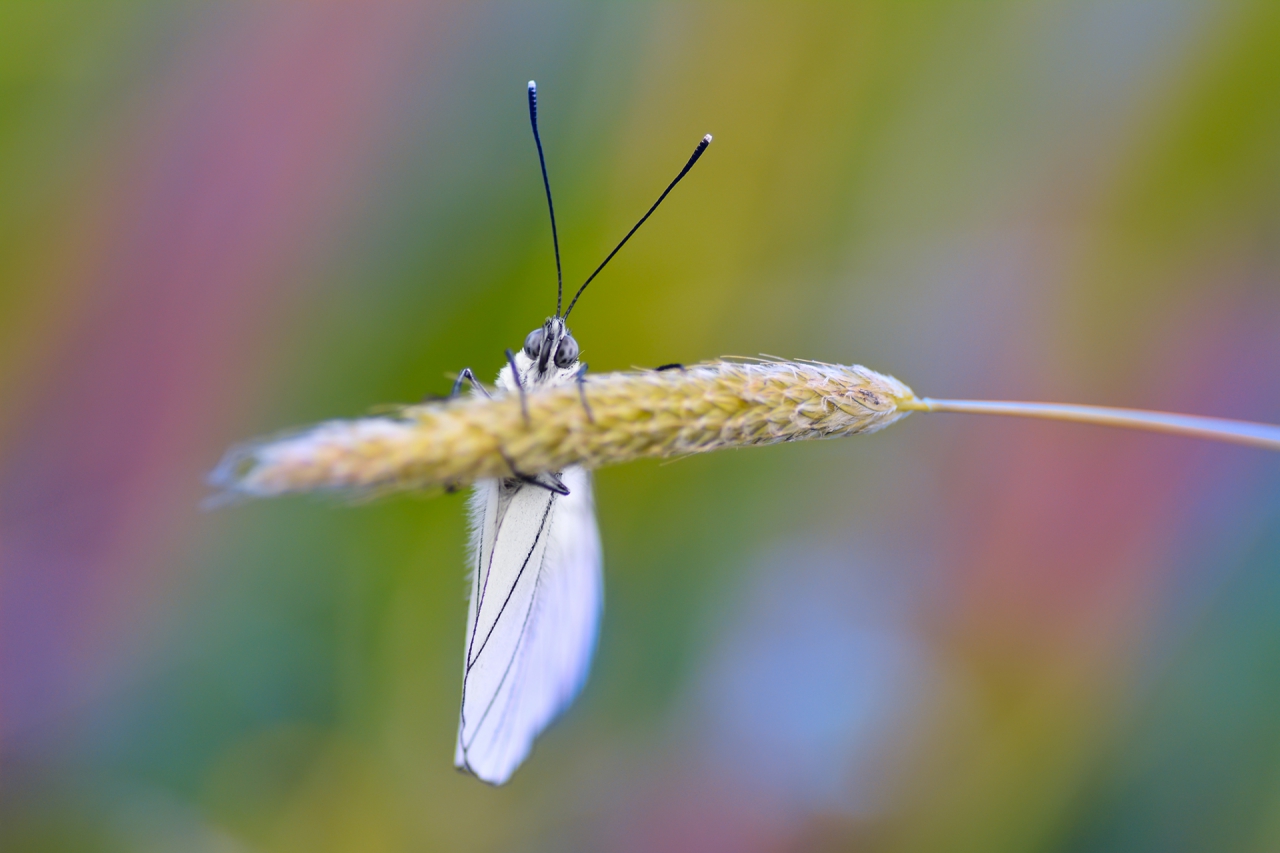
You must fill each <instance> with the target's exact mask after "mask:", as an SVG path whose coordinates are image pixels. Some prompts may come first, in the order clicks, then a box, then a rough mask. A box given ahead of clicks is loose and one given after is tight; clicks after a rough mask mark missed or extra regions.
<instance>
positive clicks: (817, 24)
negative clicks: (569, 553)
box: [0, 0, 1280, 853]
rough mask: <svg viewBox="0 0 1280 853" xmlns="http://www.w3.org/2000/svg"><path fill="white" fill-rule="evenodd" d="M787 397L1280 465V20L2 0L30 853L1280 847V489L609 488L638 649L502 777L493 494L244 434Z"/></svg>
mask: <svg viewBox="0 0 1280 853" xmlns="http://www.w3.org/2000/svg"><path fill="white" fill-rule="evenodd" d="M531 77H532V78H536V79H537V80H538V81H539V84H540V88H541V93H542V108H543V136H544V141H545V143H546V146H547V151H548V157H549V168H550V174H551V179H552V182H553V186H554V189H555V192H556V200H557V210H558V212H559V214H560V235H561V245H562V247H563V251H564V256H565V258H566V267H567V279H568V280H569V281H571V282H575V283H576V282H579V281H581V280H582V278H583V277H584V276H585V274H586V273H587V272H588V271H589V270H590V269H591V268H592V267H593V266H594V265H595V263H596V262H598V260H599V259H600V258H601V257H603V255H604V253H605V252H606V251H607V250H608V249H609V248H610V247H611V246H612V244H613V242H614V241H616V240H617V239H618V237H620V236H621V234H622V233H623V232H624V231H625V230H626V228H628V227H629V226H630V225H631V224H632V222H633V221H634V219H635V218H636V217H637V216H638V214H639V213H640V212H642V211H643V210H644V208H645V207H646V206H647V205H648V204H649V203H650V202H651V200H652V199H653V197H654V196H655V195H656V193H657V191H658V190H659V189H660V188H661V187H662V186H663V185H664V184H665V182H666V181H667V180H669V178H670V177H671V175H672V174H674V172H675V171H676V169H677V168H678V167H679V166H680V164H681V163H683V162H684V159H685V158H686V157H687V156H688V154H689V152H690V150H691V149H692V147H693V145H694V143H695V142H696V141H697V140H698V138H699V137H700V136H701V135H702V134H704V133H706V132H712V133H714V134H715V136H716V141H715V144H714V145H713V146H712V147H711V149H710V151H709V152H708V154H707V156H706V157H704V158H703V160H702V162H701V164H700V165H699V166H698V167H697V169H695V170H694V172H693V173H692V175H691V177H690V178H689V179H688V180H687V181H686V182H685V183H684V184H683V185H681V187H680V188H679V189H678V190H677V191H676V192H675V193H674V194H673V195H672V196H671V198H670V199H669V200H668V202H667V204H666V205H665V206H664V208H663V209H662V210H661V211H660V212H659V213H658V215H656V216H655V217H654V218H653V219H652V220H651V221H650V223H649V224H648V225H646V226H645V228H644V229H642V231H641V232H640V233H639V234H638V236H637V237H636V238H635V239H634V240H633V241H632V243H631V244H630V245H628V247H627V248H626V249H625V250H624V252H623V253H622V254H620V255H619V257H618V258H617V260H616V261H615V262H614V264H613V265H612V266H611V268H610V269H609V270H608V271H607V272H606V273H605V274H604V275H603V276H602V277H601V278H600V279H599V280H598V282H597V284H593V285H592V289H591V290H590V291H588V294H587V296H586V297H585V299H584V301H583V302H582V303H581V305H580V307H579V308H578V309H577V310H576V311H575V313H574V317H573V321H574V324H573V325H574V331H575V334H576V335H577V337H578V339H579V341H580V342H581V343H582V345H583V348H584V357H585V358H586V360H588V361H589V362H590V364H591V367H592V369H593V370H594V371H609V370H616V369H624V368H628V367H630V366H633V365H656V364H661V363H665V362H672V361H680V362H694V361H698V360H701V359H707V358H711V357H715V356H718V355H723V354H734V355H754V354H757V353H771V354H778V355H782V356H789V357H804V358H813V359H822V360H828V361H836V362H844V363H849V362H861V363H865V364H867V365H868V366H871V367H873V368H877V369H880V370H884V371H887V372H891V373H893V374H895V375H897V376H899V377H900V378H902V379H903V380H904V381H906V382H908V383H909V384H911V385H912V386H913V387H915V388H916V389H917V391H919V392H921V393H925V394H932V395H935V396H953V397H960V396H968V397H985V398H1006V399H1033V400H1062V401H1074V402H1091V403H1101V404H1113V405H1131V406H1143V407H1150V408H1160V409H1170V410H1176V411H1185V412H1192V413H1202V414H1217V415H1222V416H1229V417H1238V418H1248V419H1256V420H1268V421H1273V422H1280V4H1276V3H1275V2H1273V0H1256V2H1208V0H1205V2H1192V0H1116V2H1075V3H1022V2H994V3H981V4H979V3H970V2H932V3H894V2H862V3H814V4H803V3H780V2H779V3H736V2H735V3H731V2H724V3H704V2H696V3H691V2H686V3H679V4H676V3H664V4H654V3H638V2H637V3H626V4H621V3H619V4H592V3H576V4H575V3H550V4H533V3H524V4H515V3H457V4H453V5H440V4H432V3H423V2H408V0H388V1H387V2H361V3H353V2H336V1H331V2H308V3H290V2H262V3H217V2H197V0H184V2H178V3H174V2H159V0H119V2H110V3H101V2H65V3H46V2H27V0H9V2H5V3H3V4H0V848H3V849H4V850H6V851H10V850H12V851H25V850H44V851H54V850H66V851H99V850H102V851H210V853H213V851H218V853H223V852H224V851H264V852H265V851H374V853H377V852H378V851H402V850H403V851H425V850H548V851H549V850H557V851H560V850H584V851H586V850H592V851H649V850H691V851H784V850H785V851H801V850H806V851H807V850H828V849H830V850H835V849H847V848H857V849H867V850H894V851H908V850H920V851H937V850H982V851H1002V850H1010V851H1012V850H1033V849H1034V850H1063V851H1066V850H1129V851H1146V850H1150V851H1177V850H1210V849H1212V850H1275V849H1280V458H1277V457H1275V456H1272V455H1268V454H1266V453H1263V452H1262V451H1256V450H1249V449H1244V448H1236V447H1230V446H1216V445H1211V444H1208V443H1203V442H1195V441H1189V440H1182V439H1175V438H1168V437H1159V436H1152V435H1142V434H1136V433H1125V432H1117V431H1109V430H1104V429H1097V428H1089V427H1083V426H1075V425H1054V424H1046V423H1039V422H1030V421H1013V420H1006V421H1002V420H999V419H987V418H979V417H967V416H953V415H930V416H916V417H913V418H911V419H909V420H908V421H906V422H905V423H903V424H901V425H898V426H895V427H893V428H892V429H890V430H889V431H887V432H885V433H881V434H879V435H876V436H872V437H868V438H856V439H848V440H844V441H838V442H826V443H818V444H809V445H803V444H802V445H788V446H785V447H776V448H770V449H763V450H751V451H741V452H728V453H721V454H719V455H711V456H707V457H703V458H692V459H687V460H683V461H680V462H676V463H671V464H657V463H653V464H650V463H643V464H634V465H630V466H625V467H621V468H617V469H609V470H604V471H601V472H600V473H599V475H598V477H597V499H598V507H599V515H600V525H601V529H602V534H603V538H604V543H605V563H606V578H607V580H606V588H607V593H606V595H607V604H606V614H605V622H604V629H603V634H602V637H601V642H600V646H599V649H598V654H597V658H596V662H595V666H594V670H593V675H592V677H591V680H590V682H589V683H588V685H587V687H586V689H585V691H584V693H583V694H582V696H581V697H580V698H579V700H578V702H577V703H576V704H575V705H574V707H573V708H572V709H571V710H570V711H569V713H568V714H567V715H565V716H564V717H563V718H562V719H561V720H560V721H559V722H558V723H557V724H556V725H555V726H554V727H553V728H552V729H551V730H550V731H549V732H548V733H547V734H546V735H545V736H544V737H543V738H542V739H541V740H540V741H539V743H538V745H537V746H536V748H535V751H534V753H533V755H532V757H531V758H530V760H529V761H528V763H527V764H526V765H525V766H524V767H523V768H522V769H521V770H520V771H519V772H518V773H517V775H516V777H515V778H514V779H513V780H512V782H511V783H510V784H509V785H508V786H506V787H503V788H500V789H494V788H490V787H487V786H485V785H482V784H480V783H478V782H476V781H475V780H474V779H471V778H469V777H466V776H463V775H461V774H458V773H457V772H455V771H454V770H453V768H452V766H451V765H452V761H451V758H452V753H453V738H454V727H455V723H456V714H457V705H458V697H459V689H460V660H461V654H462V635H463V625H464V618H465V617H464V598H465V594H466V589H465V582H464V581H465V576H464V567H463V548H464V539H465V522H464V518H463V514H464V513H463V496H461V495H457V496H450V497H436V498H431V499H415V498H396V499H388V500H383V501H377V502H373V503H366V504H361V505H357V506H347V505H344V504H342V503H340V502H335V501H320V500H302V499H299V500H287V501H279V502H263V503H251V504H245V505H240V506H235V507H230V508H223V509H220V510H217V511H202V510H201V509H200V507H201V502H202V500H203V498H204V497H205V496H206V490H205V486H204V484H203V476H204V474H205V472H207V471H208V470H209V469H210V467H211V466H212V465H213V464H214V463H215V462H216V461H217V459H218V457H219V455H220V453H221V451H222V450H223V449H224V448H225V447H226V446H228V445H229V444H231V443H233V442H235V441H238V440H241V439H244V438H247V437H250V436H254V435H258V434H262V433H268V432H271V431H274V430H277V429H279V428H282V427H286V426H290V425H297V424H304V423H308V422H312V421H316V420H320V419H325V418H329V417H335V416H352V415H357V414H360V413H363V412H366V411H368V410H370V409H371V408H372V407H375V406H377V405H378V404H383V403H390V402H406V401H414V400H417V399H419V398H421V397H422V396H423V395H424V394H428V393H440V392H442V391H445V390H446V389H447V388H448V384H449V382H450V379H451V376H452V375H453V372H455V371H457V370H458V369H460V368H462V367H464V366H471V367H474V368H475V369H477V371H478V372H480V373H481V375H482V376H486V377H488V376H491V375H492V374H493V373H494V372H496V370H497V369H498V367H499V366H500V364H501V354H502V350H503V348H504V347H514V346H517V345H518V344H519V343H520V342H521V341H522V340H523V337H524V335H525V333H526V332H527V331H529V330H530V329H531V328H533V327H534V326H535V325H537V324H538V323H539V322H540V321H541V320H542V318H543V317H545V316H546V315H547V314H548V313H549V312H550V311H551V309H552V307H553V304H554V303H553V297H554V267H553V264H552V258H551V247H550V234H549V229H548V227H547V221H546V217H545V210H544V202H543V199H542V195H541V192H542V190H541V185H540V179H539V175H538V171H537V161H536V157H535V153H534V148H533V144H532V140H531V138H530V135H529V132H528V127H527V118H526V113H525V103H524V97H525V95H524V86H525V81H526V80H528V79H529V78H531Z"/></svg>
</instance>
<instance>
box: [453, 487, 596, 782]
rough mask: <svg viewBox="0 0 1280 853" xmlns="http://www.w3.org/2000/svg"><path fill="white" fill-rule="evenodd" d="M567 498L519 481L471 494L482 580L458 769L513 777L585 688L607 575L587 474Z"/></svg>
mask: <svg viewBox="0 0 1280 853" xmlns="http://www.w3.org/2000/svg"><path fill="white" fill-rule="evenodd" d="M562 479H563V481H564V484H565V485H566V486H567V487H568V489H569V494H568V495H565V496H560V495H557V494H555V493H553V492H550V491H548V490H546V489H542V488H539V487H538V486H533V485H528V484H524V483H519V482H513V481H489V482H485V483H481V484H479V485H478V486H477V487H476V489H475V492H474V494H473V496H472V499H471V518H472V525H473V530H472V562H473V566H474V569H473V579H472V585H471V603H470V607H469V609H468V618H467V636H466V641H465V646H466V653H465V656H464V665H463V677H462V710H461V714H460V719H459V723H458V743H457V748H456V751H455V754H454V763H455V764H456V765H457V766H458V767H460V768H463V769H465V770H469V771H470V772H472V773H474V774H475V775H476V776H478V777H479V778H481V779H483V780H484V781H486V782H491V783H493V784H501V783H503V782H505V781H506V780H507V779H508V778H509V777H510V776H511V774H512V772H514V771H515V769H516V768H517V767H518V766H519V765H520V763H521V762H522V761H523V760H524V758H525V756H526V755H528V753H529V749H530V747H531V746H532V745H533V741H534V738H536V737H537V736H538V734H539V733H540V732H541V731H542V730H543V729H544V728H545V727H546V726H547V724H548V723H550V722H551V720H553V719H554V718H555V716H556V715H557V714H558V713H559V712H560V711H561V710H562V709H563V708H564V707H565V706H566V705H568V703H569V702H570V701H572V699H573V697H574V696H575V695H576V694H577V692H578V690H579V689H580V688H581V686H582V683H583V681H584V680H585V678H586V675H587V670H588V668H589V667H590V663H591V655H592V651H593V650H594V647H595V638H596V632H597V628H598V626H599V622H600V611H601V604H602V601H603V579H602V576H601V565H600V535H599V532H598V530H597V528H596V521H595V507H594V502H593V500H592V494H591V479H590V475H589V474H587V473H586V472H585V471H583V470H581V469H578V468H571V469H568V470H566V471H565V472H564V473H563V475H562Z"/></svg>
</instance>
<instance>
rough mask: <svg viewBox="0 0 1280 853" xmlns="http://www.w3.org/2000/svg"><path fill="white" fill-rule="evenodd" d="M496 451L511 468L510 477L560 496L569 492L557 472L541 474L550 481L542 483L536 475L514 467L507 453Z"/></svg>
mask: <svg viewBox="0 0 1280 853" xmlns="http://www.w3.org/2000/svg"><path fill="white" fill-rule="evenodd" d="M498 453H499V454H500V455H501V456H502V460H503V461H504V462H506V463H507V467H508V468H510V469H511V477H512V479H515V480H519V481H520V482H521V483H525V484H526V485H530V486H537V487H538V488H540V489H546V490H547V491H548V492H554V493H555V494H557V495H560V496H561V497H565V496H567V495H568V494H569V487H568V486H566V485H565V484H564V480H561V479H560V475H559V474H553V473H551V472H547V473H545V474H543V475H542V476H543V477H546V478H547V479H548V480H550V481H551V482H550V483H544V482H542V481H541V480H539V479H538V478H537V477H534V476H531V475H529V474H524V473H521V472H520V471H519V470H517V469H516V464H515V463H514V462H512V461H511V457H509V456H507V454H505V453H503V452H502V451H501V450H499V451H498Z"/></svg>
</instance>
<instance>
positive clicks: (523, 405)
mask: <svg viewBox="0 0 1280 853" xmlns="http://www.w3.org/2000/svg"><path fill="white" fill-rule="evenodd" d="M507 364H509V365H511V381H512V382H514V383H515V384H516V390H517V391H519V392H520V413H521V414H523V415H524V425H525V426H528V425H529V401H528V400H526V399H525V398H524V383H522V382H521V381H520V370H519V368H517V367H516V357H515V354H514V353H512V352H511V350H507Z"/></svg>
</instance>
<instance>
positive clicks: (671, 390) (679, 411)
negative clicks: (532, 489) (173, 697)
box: [210, 361, 1280, 500]
mask: <svg viewBox="0 0 1280 853" xmlns="http://www.w3.org/2000/svg"><path fill="white" fill-rule="evenodd" d="M911 412H964V413H977V414H994V415H1014V416H1019V417H1034V418H1046V419H1051V420H1066V421H1077V422H1082V423H1091V424H1101V425H1108V426H1120V427H1128V428H1131V429H1143V430H1149V431H1155V432H1165V433H1173V434H1176V435H1184V436H1192V437H1199V438H1209V439H1215V440H1219V441H1230V442H1236V443H1240V444H1247V445H1250V446H1253V447H1260V448H1266V449H1271V450H1280V427H1277V426H1271V425H1267V424H1256V423H1249V422H1245V421H1232V420H1225V419H1219V418H1207V417H1196V416H1191V415H1176V414H1168V413H1163V412H1146V411H1140V410H1136V409H1112V408H1106V407H1102V406H1077V405H1064V404H1053V403H1010V402H996V401H980V400H939V399H932V398H928V397H924V398H920V397H917V396H916V395H915V394H914V393H913V392H912V391H911V389H910V388H908V387H907V386H906V385H904V384H903V383H901V382H899V381H898V380H897V379H894V378H893V377H892V376H887V375H885V374H882V373H877V372H875V371H873V370H869V369H867V368H865V367H862V366H860V365H853V366H849V367H845V366H841V365H834V364H822V363H818V362H808V361H805V362H792V361H760V362H746V363H744V362H739V361H717V362H710V363H707V364H698V365H693V366H691V367H688V368H684V369H681V370H662V371H654V370H642V371H630V372H623V373H610V374H603V375H598V376H593V377H587V378H584V380H583V382H582V384H580V385H579V384H576V383H575V384H567V385H561V386H553V387H547V388H542V389H530V390H527V391H525V393H524V394H523V395H521V394H517V393H499V394H497V395H496V396H494V397H493V398H488V397H485V396H483V395H479V394H473V395H469V396H466V397H458V398H456V399H452V400H447V401H443V402H436V403H427V404H423V405H416V406H405V407H402V408H400V409H398V410H395V411H394V412H393V413H392V414H388V415H379V416H372V417H366V418H358V419H354V420H345V421H328V422H325V423H321V424H318V425H316V426H312V427H309V428H305V429H302V430H298V431H296V432H293V433H290V434H286V435H283V436H279V437H276V438H270V439H265V440H262V441H258V442H252V443H249V444H246V445H242V446H240V447H236V448H233V449H232V450H231V451H229V452H228V453H227V455H226V456H225V457H224V458H223V460H222V462H221V463H220V464H219V465H218V467H217V469H215V470H214V472H213V473H212V474H211V475H210V483H211V485H213V486H214V487H215V488H217V489H218V490H219V491H220V496H219V498H218V499H217V500H226V499H234V498H236V497H269V496H275V495H284V494H292V493H301V492H336V493H348V494H354V495H371V494H381V493H385V492H392V491H401V490H408V489H419V490H420V489H433V488H441V487H443V488H455V487H459V486H465V485H468V484H470V483H473V482H475V481H476V480H483V479H488V478H500V477H512V476H524V477H529V476H533V475H537V474H542V473H548V472H556V471H562V470H564V469H565V468H567V467H569V466H572V465H581V466H584V467H587V468H600V467H603V466H605V465H613V464H617V463H621V462H629V461H631V460H634V459H646V458H668V457H677V456H685V455H688V454H693V453H705V452H707V451H711V450H719V449H721V448H727V447H753V446H757V445H766V444H777V443H780V442H786V441H801V440H808V439H819V438H839V437H842V436H848V435H861V434H864V433H872V432H876V431H878V430H881V429H884V428H885V427H887V426H889V425H890V424H892V423H894V422H895V421H898V420H900V419H901V418H904V417H906V416H907V415H908V414H910V413H911Z"/></svg>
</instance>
